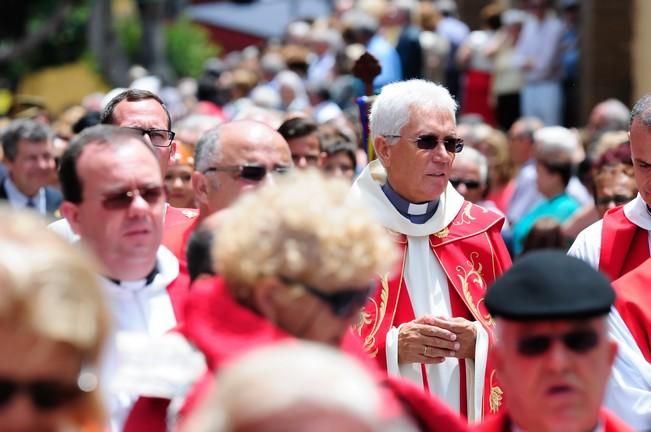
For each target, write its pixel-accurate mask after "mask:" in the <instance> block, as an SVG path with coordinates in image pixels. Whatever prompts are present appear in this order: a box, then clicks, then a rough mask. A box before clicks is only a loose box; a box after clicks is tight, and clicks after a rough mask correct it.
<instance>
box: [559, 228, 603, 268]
mask: <svg viewBox="0 0 651 432" xmlns="http://www.w3.org/2000/svg"><path fill="white" fill-rule="evenodd" d="M601 227H602V221H601V220H599V221H597V222H595V223H593V224H592V225H590V226H589V227H587V228H586V229H584V230H583V231H581V232H580V233H579V235H578V236H576V240H574V243H572V246H571V247H570V250H569V251H567V254H568V255H570V256H573V257H576V258H579V259H581V260H583V261H585V262H587V263H588V264H590V265H591V266H592V267H594V268H595V269H599V256H600V254H601Z"/></svg>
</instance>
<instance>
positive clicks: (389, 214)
mask: <svg viewBox="0 0 651 432" xmlns="http://www.w3.org/2000/svg"><path fill="white" fill-rule="evenodd" d="M385 181H386V171H385V170H384V167H383V166H382V164H381V163H380V161H379V160H374V161H372V162H370V163H369V164H368V165H367V166H366V168H364V170H363V171H362V173H361V174H360V175H359V177H358V178H357V180H355V183H354V184H353V187H352V189H351V192H350V196H349V199H351V200H354V201H355V202H358V203H363V204H364V205H365V207H367V208H368V209H369V210H370V211H371V213H373V214H374V215H375V217H376V218H377V219H378V220H379V221H380V223H382V225H384V226H385V227H386V228H388V229H390V230H392V231H395V232H398V233H402V234H405V235H408V236H413V237H424V236H429V235H430V234H433V233H436V232H439V231H441V230H442V229H443V228H445V227H446V226H448V225H449V224H450V223H451V222H452V220H453V219H454V218H455V216H456V215H457V214H458V213H459V210H461V207H462V206H463V203H464V199H463V197H462V196H461V195H460V194H459V192H457V191H456V190H455V189H454V188H453V187H452V185H451V184H450V183H449V182H448V185H447V188H446V189H445V191H444V192H443V194H442V195H441V197H440V202H439V206H438V208H437V210H436V212H435V213H434V216H432V217H431V218H430V219H429V220H428V221H427V222H425V223H423V224H415V223H412V222H411V221H410V220H409V219H407V218H405V217H404V216H402V215H401V214H400V213H399V212H398V210H396V208H395V207H394V206H393V204H391V201H389V199H388V198H387V196H386V195H385V194H384V192H382V187H381V186H382V184H384V182H385Z"/></svg>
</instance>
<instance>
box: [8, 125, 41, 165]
mask: <svg viewBox="0 0 651 432" xmlns="http://www.w3.org/2000/svg"><path fill="white" fill-rule="evenodd" d="M52 136H53V134H52V131H51V130H50V128H49V127H47V126H46V125H44V124H43V123H40V122H37V121H36V120H30V119H19V120H14V121H12V122H11V123H9V125H8V126H7V127H6V128H5V129H4V131H3V133H2V151H3V152H4V155H5V157H6V158H7V160H9V161H12V162H13V161H14V160H16V156H18V143H19V142H20V141H21V140H26V141H29V142H34V143H35V142H41V141H46V140H51V139H52Z"/></svg>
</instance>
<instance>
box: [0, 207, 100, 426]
mask: <svg viewBox="0 0 651 432" xmlns="http://www.w3.org/2000/svg"><path fill="white" fill-rule="evenodd" d="M0 220H2V221H3V223H2V224H1V225H0V346H2V347H4V349H3V351H2V355H1V356H0V431H5V430H7V431H17V430H20V431H23V430H24V431H36V430H38V431H46V432H60V431H62V432H63V431H65V432H67V431H81V432H94V431H100V430H102V425H103V422H104V412H103V409H102V404H101V403H100V399H99V395H98V391H97V378H96V374H95V370H96V368H97V366H98V363H99V358H100V349H101V347H102V345H103V343H104V340H105V336H106V334H107V329H108V315H107V312H106V309H105V306H104V303H103V298H102V295H101V291H100V287H99V286H98V281H97V277H96V272H95V271H94V269H95V267H94V266H93V265H92V263H90V262H89V261H88V258H86V257H85V255H84V254H83V253H82V252H81V251H79V250H78V249H77V248H75V247H73V246H72V245H70V244H68V243H67V242H66V241H64V240H63V239H61V238H59V237H58V236H57V235H56V234H54V233H53V232H50V231H48V230H47V229H46V227H45V226H44V225H43V223H42V222H41V221H40V220H37V219H35V218H34V217H33V216H31V215H28V214H24V213H22V212H16V211H12V210H9V209H7V208H0Z"/></svg>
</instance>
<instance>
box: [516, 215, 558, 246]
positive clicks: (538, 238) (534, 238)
mask: <svg viewBox="0 0 651 432" xmlns="http://www.w3.org/2000/svg"><path fill="white" fill-rule="evenodd" d="M536 249H563V250H565V249H567V242H566V240H565V237H564V236H563V230H562V229H561V224H560V223H559V222H558V221H557V220H556V219H554V218H550V217H543V218H540V219H538V220H537V221H536V223H534V224H533V227H531V230H530V231H529V233H528V234H527V236H526V237H525V238H524V242H523V248H522V253H523V254H525V253H527V252H531V251H532V250H536Z"/></svg>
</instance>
